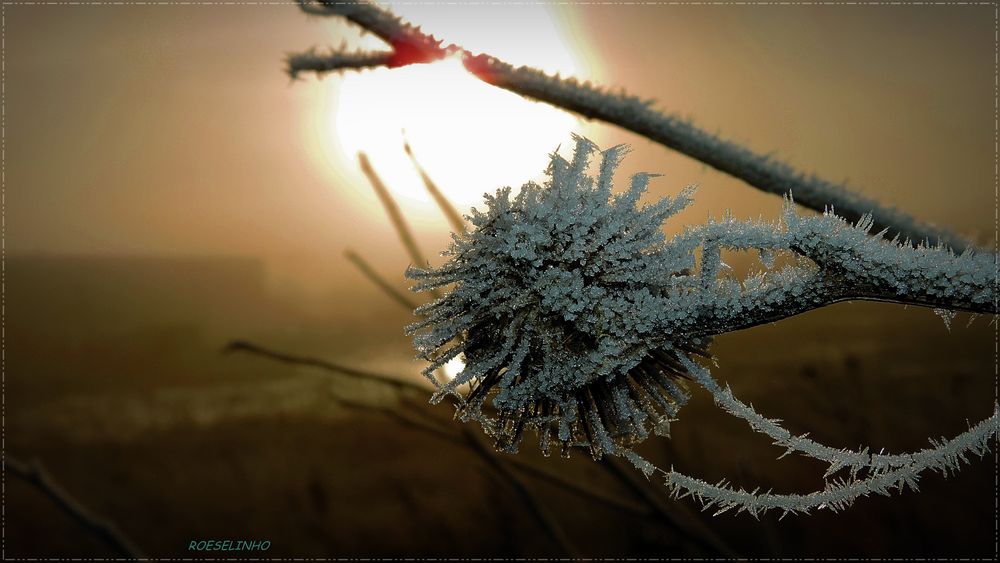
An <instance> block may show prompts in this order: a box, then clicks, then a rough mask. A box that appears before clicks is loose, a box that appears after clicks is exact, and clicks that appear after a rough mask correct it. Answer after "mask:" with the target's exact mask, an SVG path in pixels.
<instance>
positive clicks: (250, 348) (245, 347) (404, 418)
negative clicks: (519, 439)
mask: <svg viewBox="0 0 1000 563" xmlns="http://www.w3.org/2000/svg"><path fill="white" fill-rule="evenodd" d="M234 345H235V346H234ZM224 351H225V352H230V351H239V352H245V353H248V354H253V355H257V356H260V357H263V358H265V359H268V360H272V361H277V362H280V363H285V364H292V365H302V366H307V367H312V368H317V369H321V370H323V371H326V372H328V373H330V374H333V375H346V376H349V377H354V378H359V379H365V380H369V381H372V382H375V383H379V384H382V385H390V386H393V387H395V388H397V389H400V388H401V387H400V386H399V384H400V383H404V380H402V379H401V378H397V377H392V376H385V375H382V374H376V373H372V372H367V371H364V370H359V369H357V368H352V367H348V366H343V365H340V364H335V363H332V362H328V361H325V360H320V359H317V358H309V357H303V356H297V355H293V354H288V353H284V352H278V351H274V350H270V349H268V348H265V347H263V346H259V345H256V344H251V343H247V342H245V341H239V340H237V341H234V342H233V343H230V345H228V346H226V348H225V349H224ZM403 387H405V388H409V389H417V390H420V391H421V392H422V393H427V392H428V391H429V389H427V388H425V387H424V386H422V385H418V384H407V385H404V386H403ZM332 398H333V400H334V401H335V402H337V403H338V404H341V405H342V406H346V407H349V408H357V409H363V410H370V411H375V412H379V413H382V414H384V415H386V416H388V417H390V418H392V419H394V420H396V421H397V422H399V423H400V424H402V425H403V426H405V427H407V428H411V429H413V430H417V431H421V432H425V433H429V434H432V435H435V436H438V437H440V438H443V439H446V440H449V441H451V442H455V443H458V444H461V445H464V446H466V447H469V448H471V449H472V450H473V451H474V452H476V453H477V454H478V455H479V456H480V457H482V458H483V459H484V460H485V461H487V462H488V463H489V465H490V466H491V467H495V465H494V463H502V464H504V465H509V466H511V467H514V468H517V469H518V470H520V471H523V472H525V473H528V474H531V475H534V476H536V477H538V478H540V479H543V480H545V481H547V482H549V483H551V484H553V485H555V486H557V487H560V488H562V489H564V490H567V491H570V492H574V493H576V494H579V495H580V496H583V497H585V498H590V499H593V500H596V501H599V502H602V503H604V504H607V505H609V506H612V507H615V508H617V509H620V510H625V511H628V512H632V513H638V514H647V513H648V512H649V510H650V509H651V510H653V511H655V512H656V513H658V514H660V516H661V517H663V518H665V519H666V520H667V521H668V522H670V523H671V524H672V525H674V526H675V527H676V528H677V530H678V531H679V532H681V533H683V534H684V535H685V536H686V537H688V538H689V539H692V540H693V541H695V542H697V543H699V544H700V545H703V546H705V547H706V548H708V549H709V550H710V551H712V552H717V553H719V554H722V555H726V556H731V554H732V553H734V552H733V551H732V549H730V548H729V547H728V546H726V545H725V544H724V543H723V542H722V541H721V540H720V539H719V538H717V537H712V536H711V535H705V530H703V529H698V528H699V527H698V526H693V525H682V524H680V523H678V522H677V519H676V518H674V517H670V516H669V515H668V514H667V512H668V511H667V509H666V507H664V506H662V505H658V504H657V501H656V499H655V498H654V497H653V496H652V495H645V494H641V492H640V496H641V497H642V499H643V501H644V502H645V503H646V504H647V505H648V509H646V510H644V509H643V508H640V507H639V506H638V505H636V504H634V503H631V502H627V501H623V500H621V499H617V498H615V497H613V496H611V495H609V494H607V493H603V492H601V491H600V490H598V489H595V488H592V487H583V486H581V485H578V484H576V483H574V482H572V481H570V480H568V479H565V478H563V477H562V476H560V475H558V474H555V473H551V472H549V471H546V470H544V469H542V468H540V467H538V466H536V465H534V464H531V463H528V462H525V461H521V460H520V459H518V458H516V457H505V458H504V459H503V460H502V461H501V460H499V459H498V457H499V454H498V453H497V452H495V451H494V450H493V448H492V447H488V446H486V445H484V444H483V443H482V438H481V437H479V436H478V435H476V433H474V432H473V431H471V430H468V429H466V428H465V427H464V426H462V427H460V428H457V429H456V430H457V432H453V431H452V430H451V429H449V428H447V427H445V426H443V425H442V424H441V421H435V422H432V423H427V422H422V421H417V420H416V419H414V418H412V417H410V416H408V415H406V414H404V413H403V412H401V411H399V410H397V409H392V408H389V407H384V406H378V405H371V404H367V403H360V402H356V401H351V400H349V399H345V398H343V397H340V396H339V395H337V394H336V393H334V394H333V395H332ZM402 402H403V403H404V404H406V405H409V404H410V403H409V402H408V401H406V400H405V399H403V400H402ZM416 412H419V413H422V412H423V411H416ZM498 471H500V470H499V469H498ZM502 476H503V477H504V478H505V479H508V480H511V485H512V486H515V483H517V485H516V487H515V490H517V491H518V493H519V494H520V495H521V496H522V499H524V500H525V502H526V503H527V502H532V503H534V504H535V505H536V507H540V505H538V503H537V500H531V499H533V498H534V497H533V495H532V496H531V497H530V498H528V497H526V496H525V493H527V495H531V493H530V490H529V489H527V488H526V487H525V486H524V484H523V483H521V482H520V480H519V479H518V478H517V476H516V475H515V474H513V473H512V472H511V471H510V470H509V469H506V468H505V469H504V470H503V471H502ZM615 476H616V477H617V478H618V479H621V480H623V481H624V483H625V484H626V486H628V488H630V489H633V490H637V492H638V489H636V486H635V485H634V484H633V483H632V482H631V481H629V480H626V478H625V477H623V476H622V475H618V474H615ZM529 509H531V510H532V512H533V513H534V514H535V516H536V517H537V518H539V519H540V520H541V519H546V520H549V522H548V523H545V524H543V525H544V526H545V528H546V530H547V531H548V532H549V533H550V535H551V536H552V537H553V540H554V541H556V542H557V543H559V544H560V545H563V544H565V543H568V541H569V540H568V538H567V537H566V536H565V533H564V532H562V531H561V528H559V526H558V524H557V523H555V522H554V520H552V517H551V515H550V514H548V512H547V511H545V510H544V509H540V510H539V509H536V508H532V507H531V506H529ZM692 528H694V529H692ZM560 538H561V539H560ZM567 552H568V553H570V552H572V549H570V550H568V551H567Z"/></svg>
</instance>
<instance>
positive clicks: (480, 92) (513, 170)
mask: <svg viewBox="0 0 1000 563" xmlns="http://www.w3.org/2000/svg"><path fill="white" fill-rule="evenodd" d="M402 7H403V6H400V8H402ZM519 8H521V9H520V10H518V11H517V14H518V17H519V18H520V17H523V18H526V19H525V20H524V22H525V23H524V24H522V25H520V26H519V27H518V29H519V30H520V31H522V32H524V33H525V35H524V36H509V35H508V34H507V33H504V34H501V33H499V32H498V31H497V30H496V29H495V28H499V27H502V26H501V23H503V22H500V23H496V22H495V20H493V21H494V23H496V25H494V28H493V29H491V27H490V24H491V20H490V19H489V18H485V17H482V15H481V14H479V15H475V14H473V12H471V11H467V12H462V11H460V10H454V9H453V10H450V11H441V10H427V9H425V10H424V11H423V12H419V13H415V14H413V15H410V16H407V14H402V13H401V15H403V16H404V17H409V18H410V19H411V20H412V21H419V22H420V23H421V25H422V28H423V29H425V30H429V31H432V32H433V33H434V34H435V35H436V36H438V37H445V38H448V41H455V42H456V43H459V44H463V46H465V47H467V48H469V49H470V50H471V51H473V52H488V53H490V54H493V55H495V56H498V57H499V58H501V59H505V60H507V61H508V62H511V63H512V64H515V65H516V64H531V65H532V66H534V67H536V68H541V69H543V70H545V71H547V72H559V73H561V74H563V75H571V74H576V73H577V71H578V65H577V64H576V60H575V59H576V58H575V56H574V54H573V52H572V51H573V50H572V49H571V48H570V46H569V45H568V42H567V40H566V39H565V38H564V37H563V32H562V31H561V30H560V28H559V26H557V25H556V22H555V21H554V18H553V15H552V13H551V12H550V11H549V10H546V9H545V7H544V6H523V7H519ZM399 11H400V12H402V10H399ZM528 11H531V13H530V14H529V13H527V12H528ZM509 12H510V10H508V11H507V13H508V18H509V17H510V15H509ZM459 14H466V15H465V16H463V17H458V15H459ZM474 15H475V17H474ZM505 25H508V26H509V25H511V24H510V22H507V23H506V24H505ZM476 26H479V30H478V31H477V28H476ZM508 32H509V30H508ZM372 48H376V49H378V48H383V49H384V45H381V46H380V45H378V44H377V43H375V44H374V45H373V47H372ZM331 100H335V103H336V107H335V108H334V111H331V112H329V113H328V114H327V116H328V120H329V122H328V124H327V131H328V134H329V135H331V136H333V137H334V138H333V139H330V141H332V143H328V144H335V145H337V146H339V147H341V150H342V151H343V156H344V157H345V158H346V159H347V160H348V162H351V163H354V162H356V160H355V158H356V155H357V153H358V152H365V153H366V154H367V155H368V157H369V159H370V160H371V162H372V165H373V167H374V168H375V169H376V171H377V172H378V173H379V175H380V176H381V177H382V178H383V180H385V183H386V185H387V186H389V188H390V190H392V192H393V195H394V196H396V197H397V198H399V199H400V203H402V204H403V205H404V206H405V205H406V204H408V203H409V204H412V205H411V207H412V208H414V209H413V210H414V211H415V210H416V208H420V207H421V206H425V207H426V204H427V203H428V202H430V201H431V197H430V195H429V194H428V193H427V191H426V189H425V188H424V186H423V183H422V182H421V180H420V178H419V176H418V175H417V173H416V172H415V170H414V168H413V164H412V162H411V161H410V159H409V157H408V156H407V155H406V153H405V152H404V150H403V143H404V140H405V141H408V142H409V144H410V146H411V147H412V149H413V153H414V155H415V157H416V158H417V159H418V160H419V162H420V164H421V165H422V166H423V167H424V169H425V170H426V171H427V173H428V174H429V175H430V176H431V177H432V178H433V179H434V181H435V183H437V184H438V186H439V188H440V189H441V191H442V192H444V194H445V195H446V196H447V197H448V198H449V199H450V200H451V201H452V202H453V203H454V204H455V205H456V206H458V208H459V209H460V210H462V211H463V212H464V211H466V210H468V208H469V207H471V206H472V204H474V203H477V202H480V201H482V196H483V193H484V192H493V191H495V190H496V189H497V188H500V187H502V186H515V187H516V186H520V185H522V184H523V183H524V182H525V181H527V180H529V179H533V178H537V177H539V176H540V175H541V173H542V171H543V170H544V169H545V167H546V165H547V163H548V154H549V153H551V152H552V151H553V150H554V149H555V148H556V147H557V146H559V145H560V144H562V145H567V144H569V142H570V134H571V133H572V132H574V131H576V130H577V129H579V124H580V121H579V120H578V118H576V117H574V116H573V115H571V114H569V113H567V112H565V111H563V110H559V109H555V108H553V107H551V106H549V105H546V104H542V103H538V102H534V101H529V100H526V99H524V98H522V97H521V96H518V95H516V94H513V93H511V92H508V91H506V90H502V89H500V88H496V87H494V86H490V85H487V84H485V83H483V82H481V81H480V80H478V79H477V78H476V77H474V76H473V75H472V74H470V73H469V72H468V71H467V70H466V69H465V68H464V67H463V66H462V63H461V60H459V59H458V58H457V57H454V58H448V59H445V60H443V61H440V62H436V63H433V64H424V65H413V66H409V67H403V68H397V69H375V70H371V71H364V72H360V73H350V74H346V75H344V77H343V78H342V79H341V80H338V81H337V84H336V86H335V90H333V91H332V92H331Z"/></svg>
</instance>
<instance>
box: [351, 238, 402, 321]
mask: <svg viewBox="0 0 1000 563" xmlns="http://www.w3.org/2000/svg"><path fill="white" fill-rule="evenodd" d="M344 257H345V258H347V259H348V260H349V261H350V262H351V263H352V264H354V265H355V266H356V267H357V268H358V270H360V271H361V274H362V275H364V276H365V277H366V278H367V279H368V281H370V282H372V283H373V284H375V286H376V287H378V288H379V289H381V290H382V291H383V292H384V293H385V294H386V295H388V296H389V298H390V299H392V300H393V301H395V302H396V303H399V304H400V305H402V306H403V307H405V308H406V309H407V310H408V311H410V312H411V313H412V312H413V310H414V309H416V308H417V304H416V303H414V302H413V301H410V299H409V298H408V297H407V296H406V295H404V294H403V293H402V292H401V291H399V290H398V289H396V288H395V287H392V285H390V284H389V282H387V281H386V280H385V278H383V277H382V276H380V275H379V274H378V272H376V271H375V269H374V268H372V267H371V265H370V264H369V263H368V262H367V261H366V260H365V259H364V258H362V257H361V256H359V255H358V254H357V253H355V252H354V251H352V250H345V251H344Z"/></svg>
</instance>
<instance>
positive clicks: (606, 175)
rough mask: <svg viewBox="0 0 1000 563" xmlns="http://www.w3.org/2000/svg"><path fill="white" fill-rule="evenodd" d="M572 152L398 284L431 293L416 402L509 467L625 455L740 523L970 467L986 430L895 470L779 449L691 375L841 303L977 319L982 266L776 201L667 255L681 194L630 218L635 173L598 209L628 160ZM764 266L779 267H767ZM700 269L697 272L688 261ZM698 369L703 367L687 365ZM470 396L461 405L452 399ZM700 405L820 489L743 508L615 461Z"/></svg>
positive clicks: (988, 309) (418, 337) (743, 496)
mask: <svg viewBox="0 0 1000 563" xmlns="http://www.w3.org/2000/svg"><path fill="white" fill-rule="evenodd" d="M595 150H596V147H595V146H594V144H593V143H591V142H590V141H588V140H586V139H584V138H581V137H577V138H576V146H575V151H574V154H573V157H572V160H571V161H567V160H565V159H563V158H562V157H560V156H559V155H557V154H553V155H552V159H551V162H550V164H549V167H548V169H547V171H546V173H547V176H548V181H547V182H546V184H545V185H544V186H540V185H537V184H534V183H531V182H529V183H527V184H525V185H524V186H523V187H522V188H521V189H520V191H519V192H518V193H517V194H516V195H514V194H512V191H511V190H510V188H504V189H501V190H499V191H498V192H497V193H496V194H495V195H494V196H488V197H487V199H486V209H485V210H483V211H478V210H475V209H474V210H473V211H472V214H471V215H470V217H469V219H470V221H471V223H472V227H473V228H472V229H471V230H469V231H468V232H465V233H459V234H455V235H453V243H452V244H451V246H450V248H449V249H448V251H447V252H446V253H445V256H447V257H448V260H447V262H446V263H445V264H443V265H442V266H441V267H439V268H426V269H419V268H410V269H409V270H408V272H407V275H408V277H410V278H412V279H414V280H417V285H415V286H414V288H413V289H414V290H417V291H428V290H447V293H446V294H444V296H443V297H441V298H440V299H437V300H435V301H433V302H431V303H429V304H427V305H424V306H421V307H419V308H417V309H416V313H417V314H418V315H419V316H420V317H422V319H421V320H420V321H419V322H416V323H414V324H412V325H410V326H409V327H408V328H407V330H408V332H409V333H411V334H413V335H414V345H415V347H416V349H417V350H418V353H419V355H420V356H421V357H422V358H423V359H426V360H428V361H430V365H429V366H428V367H427V369H426V370H425V372H424V373H425V375H427V376H428V377H429V378H430V379H431V381H433V382H435V385H436V386H437V392H436V393H435V394H434V396H433V398H432V401H435V402H436V401H440V400H441V399H443V398H444V397H452V398H453V399H454V400H455V402H456V404H457V405H458V416H459V417H460V418H461V419H462V420H465V421H468V420H475V421H478V422H479V423H481V424H482V426H483V428H484V430H485V431H486V432H487V433H488V434H489V435H490V436H492V437H493V438H494V439H495V440H496V442H497V445H498V447H500V448H503V449H505V450H507V451H511V452H514V451H516V450H517V448H518V446H519V445H520V443H521V441H522V438H523V436H524V433H525V431H526V430H529V429H530V430H535V431H537V433H538V436H539V438H540V446H541V449H542V451H543V452H546V453H547V452H549V450H550V449H551V448H552V446H553V445H556V446H558V447H559V448H560V449H561V450H562V451H563V452H564V453H565V454H568V452H569V449H570V448H571V447H574V446H580V447H584V448H587V449H589V451H590V453H591V454H592V455H593V456H594V457H595V458H599V457H601V456H602V455H605V454H609V455H617V456H623V457H626V458H628V459H629V460H630V461H632V463H634V464H635V465H636V466H637V467H638V468H639V469H640V470H642V471H643V472H644V473H646V474H647V476H648V475H652V474H653V473H654V472H656V471H660V472H661V473H662V474H663V475H664V476H665V478H666V483H667V486H668V487H669V488H670V490H671V491H672V492H674V493H675V494H677V495H678V496H681V495H692V496H694V497H696V498H698V499H700V500H701V501H702V502H703V503H704V504H705V505H706V506H718V507H719V508H720V511H724V510H728V509H730V508H737V509H738V510H740V511H743V510H746V511H749V512H751V513H752V514H754V515H757V514H759V513H761V512H764V511H766V510H768V509H771V508H780V509H782V510H783V511H785V512H786V513H787V512H799V511H808V510H810V509H812V508H817V507H828V508H830V509H834V510H836V509H840V508H843V507H845V506H847V505H849V504H850V503H851V502H852V501H853V500H854V499H856V498H857V497H859V496H863V495H867V494H869V493H871V492H877V493H887V492H888V491H889V490H890V489H892V488H900V489H901V488H903V487H904V486H907V485H909V486H911V487H913V488H915V487H916V481H917V479H918V477H919V475H920V473H921V472H922V471H924V470H926V469H935V470H939V471H942V472H945V473H948V472H950V471H953V470H955V469H957V467H958V466H959V465H960V463H961V462H963V461H966V455H967V454H968V453H975V454H978V455H983V454H984V453H985V451H986V450H987V446H988V444H989V442H990V441H991V440H992V439H993V438H994V436H995V435H996V432H997V423H998V414H997V411H996V408H995V409H994V414H993V416H991V417H990V418H988V419H987V420H985V421H983V422H981V423H979V424H976V425H975V426H973V427H972V428H970V430H969V431H967V432H965V433H963V434H961V435H959V436H958V437H956V438H954V439H952V440H949V441H944V442H934V441H932V447H931V448H929V449H926V450H922V451H920V452H916V453H912V454H902V455H885V454H871V453H869V452H868V451H867V450H863V451H849V450H842V449H837V448H832V447H829V446H824V445H822V444H819V443H816V442H814V441H812V440H810V439H808V438H806V437H805V436H795V435H793V434H791V433H790V432H788V431H787V430H785V429H784V428H783V427H781V426H780V425H779V424H778V422H777V421H775V420H770V419H767V418H765V417H763V416H761V415H759V414H758V413H757V412H756V411H754V410H753V409H752V408H751V407H749V406H747V405H745V404H743V403H742V402H740V401H739V400H738V399H736V398H735V397H734V396H733V394H732V393H731V392H730V390H729V389H728V387H723V386H721V385H719V384H718V383H717V382H716V381H715V380H714V379H713V378H712V376H711V374H710V372H709V370H708V368H707V367H705V365H704V360H711V356H710V354H709V352H708V347H709V344H710V342H711V338H712V337H713V336H715V335H718V334H722V333H725V332H729V331H733V330H738V329H743V328H748V327H751V326H755V325H759V324H762V323H766V322H772V321H777V320H780V319H782V318H786V317H789V316H792V315H796V314H799V313H802V312H805V311H808V310H811V309H815V308H818V307H823V306H825V305H829V304H831V303H835V302H839V301H845V300H857V299H866V300H879V301H892V302H896V303H903V304H913V305H921V306H928V307H934V308H937V309H946V310H950V311H954V310H963V311H972V312H977V313H993V312H995V302H996V298H997V290H996V255H994V254H992V253H987V252H975V251H972V250H965V251H963V252H962V253H961V254H955V253H954V252H952V251H951V250H950V249H949V248H947V247H945V246H940V245H939V246H928V245H927V244H924V243H920V244H916V245H914V244H912V243H911V241H909V240H903V241H899V240H897V239H893V240H887V239H886V238H884V237H883V234H884V233H881V232H880V233H872V225H873V224H874V221H873V219H872V217H870V216H863V217H862V218H861V219H859V220H858V221H857V222H856V223H854V224H851V223H849V222H847V221H846V220H844V219H842V218H840V217H838V216H836V215H835V214H834V213H833V212H832V211H827V212H825V213H823V214H822V215H820V216H800V215H798V214H797V213H796V211H795V209H794V205H793V202H792V200H791V197H790V196H789V197H788V198H786V201H785V206H784V210H783V213H782V218H781V220H780V221H779V222H778V223H766V222H754V221H740V220H736V219H734V218H732V217H731V216H728V215H727V216H726V217H724V218H723V219H722V220H721V221H713V222H709V223H707V224H705V225H701V226H692V227H688V228H686V229H685V230H684V231H683V232H682V233H680V234H678V235H677V236H675V237H673V238H671V239H669V240H668V239H667V237H666V236H665V235H664V234H663V232H662V230H661V226H662V224H663V222H664V221H665V220H666V219H667V218H669V217H670V216H671V215H674V214H676V213H677V212H678V211H680V210H681V209H683V208H684V207H685V206H686V205H688V204H689V203H690V202H691V197H692V196H693V192H694V191H693V189H691V188H687V189H685V190H683V191H681V193H680V194H678V195H677V196H676V197H673V198H665V199H663V200H661V201H659V202H656V203H654V204H651V205H647V206H641V205H639V198H640V196H641V195H642V194H643V193H644V191H645V190H646V187H647V184H648V182H649V180H650V178H652V177H654V176H655V175H652V174H643V173H640V174H635V175H633V176H632V177H631V179H630V181H629V185H628V187H627V189H626V190H625V191H624V192H622V193H620V194H618V195H615V194H614V193H613V175H614V172H615V169H616V168H617V166H618V164H619V162H620V160H621V159H622V157H623V156H624V154H625V153H626V152H627V150H626V148H625V147H623V146H616V147H612V148H610V149H608V150H605V151H603V152H602V153H601V159H600V163H599V166H598V170H597V172H596V174H593V175H591V174H588V169H589V162H590V159H591V157H592V155H593V153H594V152H595ZM724 249H730V250H750V251H757V252H758V253H759V255H760V256H761V261H762V262H763V264H764V266H765V268H766V270H765V271H764V272H763V273H762V274H759V275H756V276H753V277H751V278H748V279H746V280H743V281H742V282H740V281H739V280H735V279H733V278H731V277H728V276H726V275H725V274H724V268H725V265H724V264H723V262H722V260H721V252H722V250H724ZM776 254H782V255H783V258H784V259H783V260H782V264H784V265H782V266H780V267H776V266H775V262H774V256H775V255H776ZM696 255H700V259H696ZM459 355H461V356H463V358H464V361H465V368H464V369H463V370H462V371H461V372H460V373H459V374H458V375H457V376H456V377H455V378H454V379H453V380H451V381H450V382H448V383H445V384H441V383H438V382H437V380H436V379H435V378H434V376H433V372H434V371H435V370H436V369H437V368H439V367H440V366H442V365H444V364H445V363H447V362H448V361H450V360H451V359H453V358H455V357H457V356H459ZM699 358H701V361H699ZM465 384H469V390H468V392H467V393H465V394H462V393H460V392H459V390H460V389H461V388H462V386H463V385H465ZM691 384H697V385H700V386H701V387H704V388H705V389H707V390H708V391H709V392H710V393H711V394H712V395H713V397H714V398H715V402H716V403H717V404H718V405H719V406H721V407H722V408H723V409H724V410H725V411H726V412H729V413H730V414H733V415H735V416H738V417H740V418H742V419H744V420H746V421H747V422H748V423H749V424H750V426H751V428H752V429H753V430H754V431H756V432H760V433H763V434H765V435H766V436H768V437H770V438H771V439H772V440H774V443H775V444H777V445H779V446H781V447H784V448H786V449H787V451H788V452H798V453H802V454H804V455H807V456H810V457H813V458H816V459H819V460H822V461H824V462H827V463H828V464H829V469H828V471H827V472H826V475H825V477H827V478H828V479H829V481H828V485H827V487H826V488H825V489H824V490H822V491H818V492H815V493H812V494H808V495H781V494H772V493H770V492H768V493H764V494H759V493H758V492H756V491H753V492H748V491H743V490H733V489H732V488H730V487H728V486H727V484H726V483H724V482H723V483H719V484H716V485H710V484H708V483H705V482H702V481H700V480H698V479H695V478H692V477H688V476H685V475H682V474H679V473H676V472H674V471H672V470H671V471H662V470H659V469H658V468H656V467H654V466H653V465H652V464H650V463H649V462H648V461H646V460H644V459H642V458H641V457H639V456H638V455H637V454H636V453H635V452H634V451H633V450H632V446H633V445H634V444H636V443H637V442H640V441H642V440H644V439H645V438H647V437H648V436H649V434H650V433H656V434H661V435H669V423H670V421H671V420H672V419H674V418H675V417H676V416H677V414H678V410H679V409H680V407H681V406H682V405H683V404H684V402H685V400H686V399H687V396H688V394H687V387H689V386H690V385H691Z"/></svg>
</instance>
